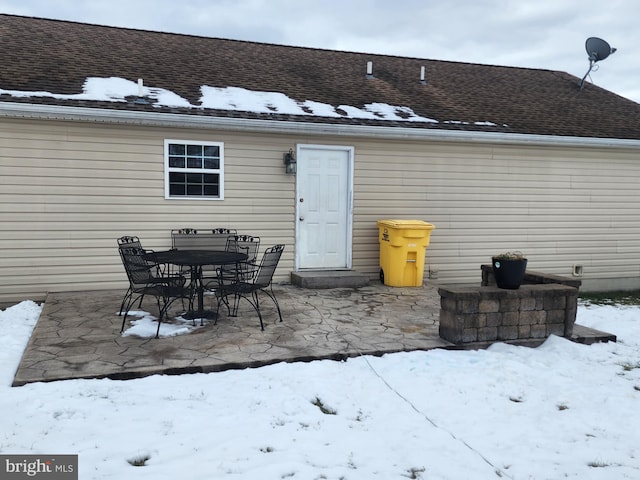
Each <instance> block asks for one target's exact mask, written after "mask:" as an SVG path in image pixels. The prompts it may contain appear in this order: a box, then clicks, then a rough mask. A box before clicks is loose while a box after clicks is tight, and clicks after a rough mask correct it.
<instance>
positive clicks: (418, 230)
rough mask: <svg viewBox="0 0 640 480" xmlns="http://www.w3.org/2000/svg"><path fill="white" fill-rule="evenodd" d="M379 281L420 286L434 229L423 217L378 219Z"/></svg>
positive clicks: (391, 284) (387, 283)
mask: <svg viewBox="0 0 640 480" xmlns="http://www.w3.org/2000/svg"><path fill="white" fill-rule="evenodd" d="M377 223H378V231H379V235H378V240H379V241H380V280H382V282H383V283H384V284H385V285H388V286H390V287H421V286H422V280H423V278H424V257H425V253H426V250H427V247H428V246H429V240H430V237H431V231H432V230H433V229H434V228H436V227H435V225H432V224H430V223H427V222H423V221H422V220H378V222H377Z"/></svg>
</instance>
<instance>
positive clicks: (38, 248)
mask: <svg viewBox="0 0 640 480" xmlns="http://www.w3.org/2000/svg"><path fill="white" fill-rule="evenodd" d="M0 127H1V128H0V223H1V225H2V236H1V237H0V252H1V255H2V257H3V261H2V265H1V266H0V302H1V301H13V300H18V299H24V298H33V299H37V300H41V299H43V298H44V296H45V295H46V292H48V291H67V290H69V291H73V290H96V289H107V288H125V287H126V277H125V275H124V270H123V268H122V264H121V262H120V258H119V256H118V252H117V247H116V238H118V237H119V236H122V235H126V234H128V235H137V236H139V237H140V238H141V240H142V242H143V245H144V246H145V247H146V248H153V249H164V248H169V247H170V246H171V239H170V231H171V229H173V228H180V227H186V226H189V227H194V228H200V229H206V228H214V227H231V228H236V229H237V230H238V231H239V232H242V233H251V234H254V235H259V236H260V237H261V245H262V248H261V252H262V251H263V250H264V248H266V247H267V246H270V245H273V244H275V243H285V244H286V250H285V255H284V256H283V258H282V260H281V266H280V268H279V270H278V275H279V281H282V280H287V279H288V278H289V272H290V271H291V269H292V267H293V260H292V259H293V248H294V246H293V238H294V235H293V220H294V216H293V215H294V204H293V202H292V201H291V198H292V196H293V192H294V188H295V179H294V177H292V176H286V175H285V174H284V173H283V172H284V169H283V168H281V165H282V152H283V151H284V146H283V145H284V141H283V140H282V139H280V140H278V141H273V140H271V139H269V138H268V137H267V138H262V139H260V140H259V141H258V140H254V139H253V137H248V138H244V137H243V138H242V139H241V141H242V143H241V142H240V140H239V137H238V136H237V135H234V134H229V133H212V132H210V131H188V130H184V131H181V130H176V129H169V130H166V131H165V130H162V129H146V128H136V129H132V128H129V127H117V126H112V127H110V126H104V125H92V124H81V123H63V122H59V123H55V122H11V123H9V122H5V121H3V122H2V124H1V125H0ZM165 138H172V139H185V140H196V141H197V140H202V141H220V142H225V154H226V158H225V196H226V199H225V200H223V201H219V200H211V201H208V200H184V199H179V200H166V199H165V198H164V153H163V146H164V139H165ZM293 145H294V144H293V143H292V141H287V143H286V146H287V150H288V148H291V146H293Z"/></svg>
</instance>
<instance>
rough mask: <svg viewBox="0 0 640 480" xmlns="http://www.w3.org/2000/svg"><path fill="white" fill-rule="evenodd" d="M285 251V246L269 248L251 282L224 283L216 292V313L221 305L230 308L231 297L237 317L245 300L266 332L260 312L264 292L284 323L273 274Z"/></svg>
mask: <svg viewBox="0 0 640 480" xmlns="http://www.w3.org/2000/svg"><path fill="white" fill-rule="evenodd" d="M283 251H284V245H281V244H280V245H274V246H273V247H269V248H267V250H265V252H264V254H263V255H262V259H261V261H260V264H259V265H258V269H257V270H256V272H255V274H254V275H253V277H252V278H251V279H250V280H249V281H243V280H242V279H239V278H238V279H237V280H233V281H230V282H228V283H226V282H224V281H222V282H220V285H219V287H218V289H217V290H216V296H217V297H218V307H217V310H216V312H217V313H219V311H220V304H221V303H225V304H226V305H227V306H229V303H228V300H227V297H228V296H230V295H233V296H234V299H235V300H234V309H233V313H232V315H233V316H236V315H237V308H238V303H239V301H240V299H242V298H244V299H245V300H247V301H248V302H249V303H250V304H251V306H252V307H253V309H254V310H255V311H256V313H257V314H258V318H259V319H260V328H261V329H262V330H264V322H263V321H262V313H261V312H260V298H259V293H260V292H263V293H265V294H267V296H269V297H270V298H271V300H273V303H274V304H275V306H276V309H277V310H278V317H279V318H280V321H282V313H281V312H280V305H279V304H278V299H277V298H276V296H275V294H274V292H273V286H272V280H273V274H274V273H275V271H276V268H277V267H278V262H279V261H280V257H281V256H282V252H283Z"/></svg>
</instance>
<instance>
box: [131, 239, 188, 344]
mask: <svg viewBox="0 0 640 480" xmlns="http://www.w3.org/2000/svg"><path fill="white" fill-rule="evenodd" d="M118 251H119V253H120V258H121V259H122V264H123V266H124V269H125V271H126V273H127V278H128V280H129V289H128V290H127V293H126V295H125V298H124V299H123V304H122V306H121V307H120V315H122V312H123V311H124V318H123V319H122V326H121V328H120V333H122V332H123V331H124V326H125V323H126V321H127V316H128V314H129V309H130V308H131V306H132V305H133V304H135V303H136V302H137V301H138V300H139V302H140V303H139V305H140V304H141V303H142V299H143V298H144V297H145V296H147V295H150V296H153V297H154V298H155V299H156V303H157V305H158V312H159V316H158V330H157V331H156V338H158V336H159V334H160V325H161V323H162V320H163V319H164V318H165V316H166V314H167V311H168V310H169V307H170V306H171V305H172V304H173V302H174V301H176V300H178V299H181V300H184V299H188V300H189V305H191V299H192V297H193V292H192V290H191V288H190V287H188V286H185V284H186V278H185V277H184V276H182V275H180V274H166V273H165V274H162V273H161V272H162V269H161V268H160V266H159V265H158V264H157V263H155V262H153V261H151V260H150V258H151V257H152V256H153V252H149V251H147V250H144V249H143V248H140V247H137V246H126V245H122V246H119V248H118Z"/></svg>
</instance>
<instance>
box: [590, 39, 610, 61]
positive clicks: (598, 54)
mask: <svg viewBox="0 0 640 480" xmlns="http://www.w3.org/2000/svg"><path fill="white" fill-rule="evenodd" d="M584 48H585V49H586V50H587V55H589V61H591V62H599V61H600V60H604V59H605V58H607V57H608V56H609V55H611V54H612V53H614V52H615V51H616V49H615V48H611V46H610V45H609V44H608V43H607V42H605V41H604V40H602V39H601V38H598V37H589V38H587V41H586V42H585V43H584Z"/></svg>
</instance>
